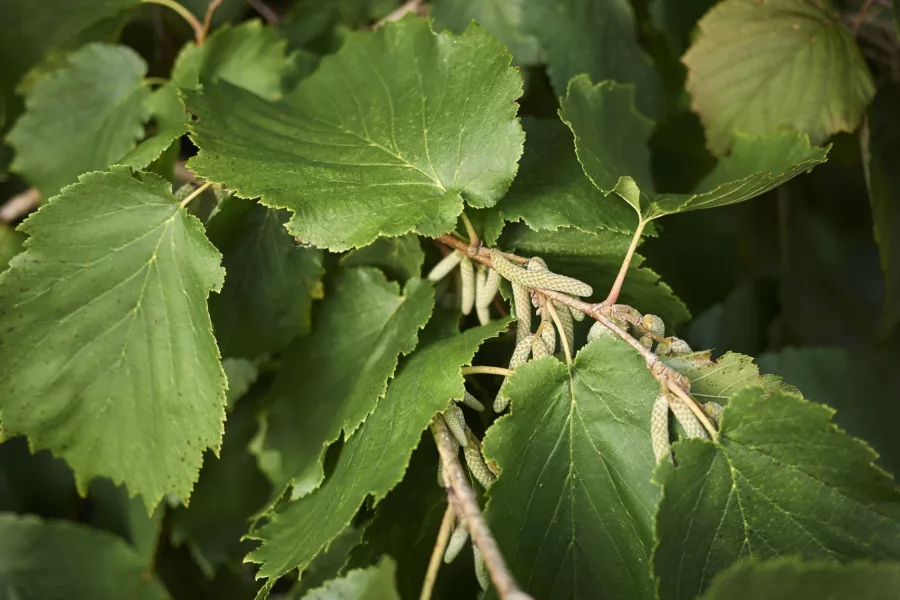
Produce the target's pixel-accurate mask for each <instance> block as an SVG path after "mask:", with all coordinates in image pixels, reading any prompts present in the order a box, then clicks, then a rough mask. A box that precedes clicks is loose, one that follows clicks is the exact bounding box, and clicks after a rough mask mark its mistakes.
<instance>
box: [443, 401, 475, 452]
mask: <svg viewBox="0 0 900 600" xmlns="http://www.w3.org/2000/svg"><path fill="white" fill-rule="evenodd" d="M443 416H444V421H445V422H446V423H447V429H449V430H450V433H452V434H453V437H454V438H455V439H456V441H457V443H458V444H459V445H460V446H462V447H463V448H465V447H466V446H468V445H469V440H468V438H467V437H466V417H465V415H464V414H463V411H462V409H461V408H460V407H458V406H457V405H456V404H451V405H450V406H448V407H447V410H445V411H444V413H443Z"/></svg>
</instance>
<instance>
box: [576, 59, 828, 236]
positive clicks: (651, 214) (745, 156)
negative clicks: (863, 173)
mask: <svg viewBox="0 0 900 600" xmlns="http://www.w3.org/2000/svg"><path fill="white" fill-rule="evenodd" d="M633 98H634V90H633V88H631V87H630V86H622V85H617V84H616V83H615V82H612V81H604V82H602V83H598V84H597V85H591V82H590V80H589V79H588V78H587V77H585V76H579V77H576V78H575V79H573V80H572V81H571V82H569V91H568V94H567V95H566V97H565V98H564V99H562V103H561V108H560V117H561V118H562V120H563V121H564V122H565V123H566V124H567V125H568V126H569V128H570V129H571V130H572V133H573V134H574V135H575V150H576V153H577V154H578V160H580V161H581V164H582V166H583V167H584V172H585V173H587V175H588V177H590V178H591V181H593V182H594V185H596V186H597V188H598V189H599V190H600V191H601V192H603V193H604V194H609V193H611V192H615V193H616V194H618V195H619V196H621V197H622V198H623V199H624V200H625V201H626V202H628V203H629V204H630V205H631V207H632V208H634V209H635V210H636V211H637V212H638V214H639V215H640V216H641V218H643V219H648V220H649V219H655V218H658V217H661V216H663V215H668V214H674V213H679V212H685V211H689V210H698V209H701V208H713V207H716V206H725V205H727V204H734V203H736V202H743V201H744V200H749V199H750V198H753V197H755V196H758V195H760V194H762V193H764V192H767V191H769V190H771V189H773V188H775V187H777V186H778V185H780V184H782V183H784V182H785V181H787V180H789V179H791V178H793V177H795V176H797V175H799V174H800V173H802V172H804V171H807V170H809V169H811V168H812V167H814V166H815V165H817V164H820V163H822V162H825V158H826V156H827V154H828V148H818V147H815V146H810V145H809V139H808V138H807V137H806V136H805V135H802V134H798V133H793V132H779V133H773V134H771V135H768V136H766V137H750V136H738V137H737V138H736V139H735V145H734V148H733V149H732V152H731V154H730V155H729V156H727V157H725V158H723V159H722V160H720V161H719V163H718V165H716V167H715V168H714V169H713V171H712V172H711V173H710V174H709V175H707V176H706V177H705V178H704V179H703V181H701V182H700V184H699V185H698V186H697V188H696V190H695V191H694V192H693V193H691V194H661V193H658V192H656V191H655V189H654V186H653V180H652V178H651V176H650V152H649V150H648V149H647V139H648V137H649V135H650V132H651V131H652V129H653V123H652V122H650V121H648V120H647V119H646V118H644V117H643V116H641V115H640V114H638V113H637V112H636V111H635V109H634V104H633Z"/></svg>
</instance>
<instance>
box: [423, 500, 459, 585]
mask: <svg viewBox="0 0 900 600" xmlns="http://www.w3.org/2000/svg"><path fill="white" fill-rule="evenodd" d="M455 518H456V513H455V511H454V510H453V506H451V505H450V503H449V502H448V503H447V510H445V511H444V518H443V519H442V520H441V528H440V529H439V530H438V535H437V540H435V542H434V550H432V551H431V559H430V560H429V561H428V570H427V571H425V581H423V582H422V592H421V593H420V594H419V600H429V599H430V598H431V591H432V590H433V589H434V582H435V581H437V576H438V571H440V570H441V562H443V561H442V560H441V558H442V557H443V556H444V550H446V549H447V541H448V540H449V539H450V533H451V532H452V531H453V521H454V519H455Z"/></svg>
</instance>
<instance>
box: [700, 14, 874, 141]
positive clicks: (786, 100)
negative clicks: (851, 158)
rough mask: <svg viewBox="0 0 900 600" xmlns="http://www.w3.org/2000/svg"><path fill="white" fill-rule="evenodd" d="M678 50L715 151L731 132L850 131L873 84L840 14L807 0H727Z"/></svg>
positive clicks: (813, 134) (820, 134)
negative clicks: (690, 43) (689, 43)
mask: <svg viewBox="0 0 900 600" xmlns="http://www.w3.org/2000/svg"><path fill="white" fill-rule="evenodd" d="M699 27H700V35H699V36H698V37H697V41H696V42H695V43H694V45H693V46H691V48H690V49H689V50H688V51H687V53H686V54H685V55H684V58H683V60H684V64H685V65H687V67H688V80H687V90H688V92H690V94H691V96H693V100H694V107H695V109H696V111H697V112H698V113H699V114H700V117H701V118H702V119H703V122H704V124H705V125H706V135H707V139H708V142H709V146H710V148H711V149H712V150H713V151H714V152H715V153H717V154H723V153H725V152H726V151H727V150H728V148H729V147H730V146H731V142H732V136H733V135H734V132H736V131H741V132H744V133H748V134H751V135H765V134H770V133H775V132H777V131H780V130H782V129H783V128H785V127H789V128H792V129H795V130H797V131H802V132H804V133H807V134H808V135H809V137H810V139H811V140H812V141H813V143H816V144H819V143H822V142H824V141H825V140H826V139H828V137H829V136H830V135H831V134H832V133H835V132H837V131H853V130H854V129H856V126H857V125H858V124H859V121H860V119H861V118H862V116H863V113H864V112H865V109H866V106H867V105H868V104H869V101H871V100H872V96H873V95H874V93H875V86H874V84H873V82H872V76H871V75H870V74H869V69H868V67H866V63H865V61H864V60H863V57H862V55H860V53H859V49H858V48H857V47H856V43H855V42H854V40H853V36H852V35H851V34H850V32H849V31H847V30H846V29H844V26H843V24H842V23H841V18H840V16H839V15H837V14H834V13H833V12H831V11H830V10H829V9H826V8H824V7H823V5H822V3H821V2H814V1H812V0H766V2H757V1H756V0H726V1H724V2H720V3H719V4H717V5H716V6H715V8H713V9H712V10H710V11H709V12H708V13H707V14H706V15H705V16H704V17H703V18H702V19H701V20H700V24H699Z"/></svg>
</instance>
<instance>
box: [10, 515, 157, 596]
mask: <svg viewBox="0 0 900 600" xmlns="http://www.w3.org/2000/svg"><path fill="white" fill-rule="evenodd" d="M146 569H147V565H146V563H145V562H144V560H143V559H142V558H141V557H140V556H138V554H137V553H136V552H135V551H134V550H132V548H131V547H130V546H129V545H128V544H127V543H126V542H125V541H124V540H122V539H120V538H118V537H116V536H114V535H112V534H109V533H105V532H100V531H94V530H91V529H88V528H87V527H84V526H81V525H75V524H74V523H69V522H66V521H55V522H54V521H41V520H40V519H38V518H36V517H30V516H28V517H19V516H15V515H10V514H4V515H0V581H2V582H3V591H4V596H5V597H9V598H40V599H41V600H71V599H72V598H91V599H92V600H121V599H122V598H134V599H136V600H168V599H169V594H168V593H166V590H165V588H164V587H163V586H162V585H161V584H160V583H159V581H158V580H157V579H156V578H155V577H153V576H152V575H151V574H150V573H148V572H147V570H146Z"/></svg>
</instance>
